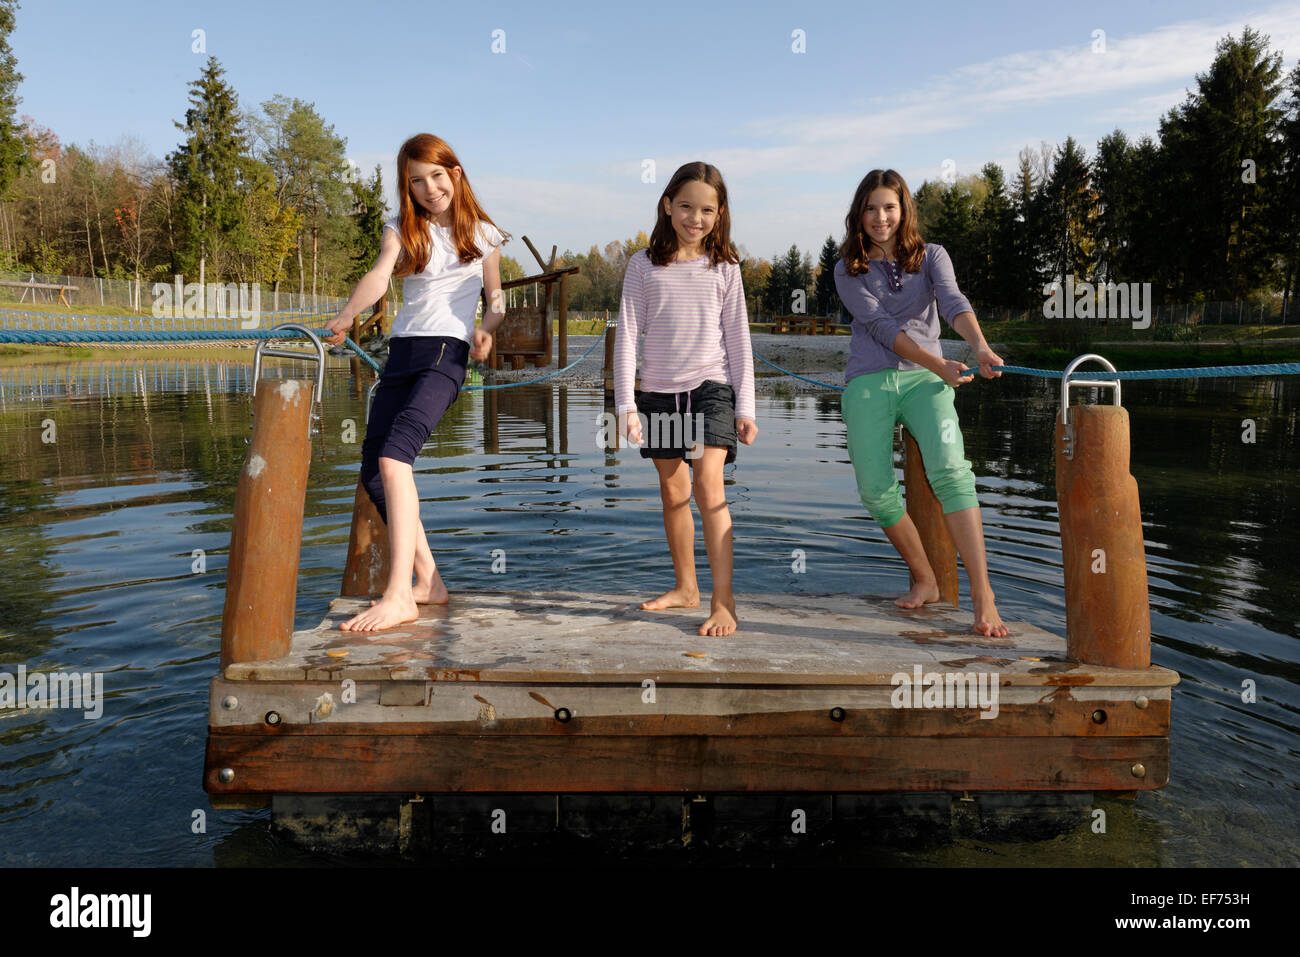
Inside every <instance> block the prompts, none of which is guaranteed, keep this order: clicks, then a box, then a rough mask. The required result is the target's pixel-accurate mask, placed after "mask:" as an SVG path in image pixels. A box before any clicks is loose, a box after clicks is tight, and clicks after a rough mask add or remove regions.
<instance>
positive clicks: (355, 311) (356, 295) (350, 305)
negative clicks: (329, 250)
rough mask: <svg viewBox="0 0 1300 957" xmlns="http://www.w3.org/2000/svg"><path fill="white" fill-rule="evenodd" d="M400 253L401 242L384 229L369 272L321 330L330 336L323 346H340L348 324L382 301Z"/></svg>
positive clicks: (348, 326) (388, 230) (392, 232)
mask: <svg viewBox="0 0 1300 957" xmlns="http://www.w3.org/2000/svg"><path fill="white" fill-rule="evenodd" d="M401 252H402V241H401V240H400V239H398V238H397V233H396V232H394V231H393V230H391V229H387V228H386V229H384V230H383V234H382V235H381V236H380V239H379V257H378V258H377V259H376V260H375V264H374V265H373V266H371V267H370V272H368V273H366V274H365V275H364V276H362V277H361V279H360V280H359V281H358V282H357V287H356V288H355V289H354V290H352V296H351V298H349V299H348V301H347V303H346V304H345V305H344V306H343V308H342V309H340V310H339V314H338V315H337V316H335V317H334V318H333V319H331V320H330V321H329V322H327V323H325V328H326V329H328V330H329V331H330V332H331V333H332V335H328V336H325V337H324V339H325V341H326V342H328V343H329V344H330V345H332V346H338V345H342V344H343V340H344V339H345V338H346V336H347V332H348V330H350V329H351V328H352V321H353V320H354V319H355V318H356V317H357V316H358V315H360V314H361V310H362V309H368V308H370V307H371V306H373V305H374V304H375V303H377V302H378V301H379V300H380V299H381V298H382V297H383V295H384V293H386V292H387V291H388V280H389V278H391V277H392V275H393V268H394V267H395V266H396V265H397V257H398V256H399V255H400V254H401Z"/></svg>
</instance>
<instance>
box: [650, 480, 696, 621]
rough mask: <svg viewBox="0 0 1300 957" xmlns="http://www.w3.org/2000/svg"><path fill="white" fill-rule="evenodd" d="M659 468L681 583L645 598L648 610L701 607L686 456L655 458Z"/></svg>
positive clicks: (667, 528)
mask: <svg viewBox="0 0 1300 957" xmlns="http://www.w3.org/2000/svg"><path fill="white" fill-rule="evenodd" d="M651 461H653V462H654V464H655V468H656V469H658V470H659V497H660V499H661V500H662V501H663V506H664V532H665V534H667V536H668V553H669V554H670V555H672V557H673V574H674V575H675V576H676V578H677V584H676V585H675V586H674V587H673V588H672V589H671V590H669V591H666V592H664V593H663V594H662V595H660V596H659V597H658V598H652V599H650V600H649V601H643V602H642V603H641V607H642V608H643V609H645V610H646V611H658V610H659V609H661V608H698V607H699V604H700V586H699V584H698V583H697V582H696V580H695V519H694V518H693V517H692V516H691V476H690V469H689V468H687V465H686V462H685V460H683V459H652V460H651Z"/></svg>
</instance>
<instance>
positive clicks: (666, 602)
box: [641, 588, 704, 634]
mask: <svg viewBox="0 0 1300 957" xmlns="http://www.w3.org/2000/svg"><path fill="white" fill-rule="evenodd" d="M699 607H700V592H699V589H698V588H674V589H672V590H671V591H666V592H664V593H663V594H662V595H660V596H659V597H658V598H651V599H650V600H649V601H643V602H641V610H642V611H659V610H661V609H664V608H699ZM700 634H704V633H703V632H700Z"/></svg>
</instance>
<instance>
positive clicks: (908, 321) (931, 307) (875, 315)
mask: <svg viewBox="0 0 1300 957" xmlns="http://www.w3.org/2000/svg"><path fill="white" fill-rule="evenodd" d="M902 287H903V288H902V289H900V290H899V291H898V292H895V291H894V289H893V287H892V286H890V284H889V276H888V274H887V273H886V271H885V266H884V265H883V264H882V263H881V262H880V260H872V261H871V268H870V269H868V270H867V271H866V272H865V273H860V274H859V275H857V276H850V275H849V274H848V271H847V270H846V269H845V267H844V260H843V259H841V260H840V261H839V262H837V263H836V264H835V290H836V292H838V293H839V297H840V302H842V303H844V307H845V308H846V309H848V311H849V314H850V315H851V316H853V326H852V328H853V338H852V340H851V341H850V344H849V364H848V367H847V368H846V369H845V370H844V381H845V382H848V381H849V380H850V379H852V378H853V377H854V376H859V375H867V374H868V373H871V372H880V371H881V370H883V369H920V368H921V366H919V365H917V364H916V363H915V362H911V361H909V360H907V359H902V358H899V356H898V354H897V353H896V352H894V350H893V344H894V340H895V339H896V338H897V337H898V334H899V333H900V332H906V333H907V335H908V337H909V338H910V339H912V341H913V342H915V343H916V344H917V345H919V346H920V347H921V348H922V349H924V350H925V351H926V352H928V353H930V354H931V355H934V356H938V357H940V358H942V356H943V350H942V349H940V348H939V316H940V314H942V315H943V318H944V320H945V321H946V322H947V323H948V325H949V326H951V325H952V320H953V318H954V317H955V316H957V315H959V314H960V313H963V312H972V313H973V312H974V311H975V310H974V309H972V308H971V305H970V302H969V301H967V299H966V297H965V296H963V295H962V294H961V290H960V289H958V288H957V277H956V276H954V275H953V271H952V260H951V259H949V258H948V253H947V252H945V251H944V248H943V247H942V246H939V245H936V244H935V243H926V244H925V258H924V259H923V260H922V263H921V271H920V272H914V273H911V272H904V273H902Z"/></svg>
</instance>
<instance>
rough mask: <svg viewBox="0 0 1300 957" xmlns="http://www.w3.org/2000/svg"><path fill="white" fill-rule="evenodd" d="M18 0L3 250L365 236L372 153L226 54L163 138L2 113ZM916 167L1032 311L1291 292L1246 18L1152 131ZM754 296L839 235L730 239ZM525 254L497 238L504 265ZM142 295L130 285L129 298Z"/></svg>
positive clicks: (105, 269)
mask: <svg viewBox="0 0 1300 957" xmlns="http://www.w3.org/2000/svg"><path fill="white" fill-rule="evenodd" d="M16 5H17V4H16V0H0V199H2V201H0V268H5V269H23V270H33V271H36V272H42V273H54V274H64V273H66V274H77V275H89V276H99V277H104V278H119V279H135V280H136V281H137V288H139V285H140V284H141V283H143V284H146V285H147V284H149V283H152V282H157V281H166V280H168V279H170V277H171V276H173V275H176V274H181V275H184V276H185V277H186V279H187V280H198V281H204V280H208V281H216V280H219V281H223V282H230V281H239V282H250V283H252V282H261V283H266V284H269V285H271V286H272V287H273V288H274V289H276V290H278V289H280V288H282V285H283V287H284V288H288V289H293V290H296V291H297V292H299V293H304V294H305V293H319V294H335V295H336V294H338V293H339V292H341V291H343V290H346V289H347V288H348V287H349V286H350V284H352V283H354V282H355V281H356V280H357V279H358V278H359V277H360V276H361V275H362V274H363V273H364V272H365V271H366V270H367V269H368V268H369V267H370V265H371V264H372V263H373V262H374V259H375V257H376V256H377V255H378V250H379V243H380V231H381V228H382V223H383V220H384V219H385V218H386V217H387V216H388V210H387V208H386V204H385V203H384V200H383V178H382V172H381V170H380V168H379V167H378V166H376V167H375V169H374V170H373V171H372V172H371V173H370V174H369V175H368V176H363V175H362V173H361V171H360V170H358V169H356V168H355V167H353V166H351V165H350V164H349V163H348V161H347V159H346V152H345V151H346V140H345V139H344V138H343V137H340V136H338V135H337V134H336V133H335V131H334V128H333V126H331V125H330V124H329V123H327V122H326V121H325V119H324V118H323V117H321V116H320V114H319V113H318V112H317V111H316V108H315V106H314V105H313V104H311V103H308V102H304V101H302V100H300V99H297V98H290V97H286V96H282V95H277V96H275V97H273V98H272V99H270V100H268V101H266V102H264V103H262V104H261V105H260V109H259V110H258V111H255V112H244V111H242V110H241V109H240V107H239V103H238V98H237V96H236V93H235V91H234V90H233V89H232V88H231V86H230V84H229V83H227V82H226V79H225V76H224V72H223V70H222V68H221V65H220V63H219V62H218V61H217V60H216V59H215V58H209V60H208V61H207V64H206V66H205V67H204V68H203V70H202V72H201V74H200V76H199V78H198V79H196V80H194V81H193V82H191V83H190V85H189V108H188V109H187V110H186V113H185V117H184V120H183V121H180V122H176V124H175V125H176V127H177V129H178V131H179V143H178V144H177V146H176V148H175V149H174V150H173V151H172V152H170V153H169V154H168V155H167V156H166V157H165V158H164V159H162V160H157V159H154V158H153V157H150V156H149V155H148V154H147V152H146V150H145V149H144V148H143V147H142V146H141V145H140V144H139V143H138V142H137V141H135V140H132V139H130V138H124V139H123V140H121V141H119V143H117V144H115V145H114V146H111V147H107V148H104V147H96V146H94V145H93V144H91V145H90V146H84V147H83V146H78V145H75V144H72V145H64V144H63V143H62V142H61V141H60V140H59V138H58V136H57V135H56V134H55V133H54V132H52V131H51V130H48V129H45V128H43V127H41V126H40V125H39V124H38V123H37V122H36V121H35V120H33V119H32V118H30V117H24V118H23V120H24V121H25V122H24V123H23V124H22V125H19V124H18V123H17V122H16V121H15V118H14V113H15V112H16V106H17V103H18V97H17V94H16V89H17V84H18V83H19V81H21V79H22V75H21V74H20V73H18V71H17V64H16V61H15V58H14V55H13V53H12V50H11V49H10V47H9V43H8V35H9V33H10V32H11V31H12V29H13V15H14V8H15V7H16ZM948 180H949V181H945V180H936V181H931V180H926V181H924V182H922V183H921V184H920V186H919V187H917V188H916V191H915V198H916V202H917V206H918V212H919V219H920V227H921V231H922V235H923V236H924V237H925V238H926V240H928V241H931V242H937V243H941V244H942V245H943V246H944V247H945V248H947V249H948V251H949V253H950V254H951V256H952V259H953V262H954V263H955V265H956V269H957V276H958V280H959V281H960V283H961V285H962V287H963V290H964V291H965V292H966V294H967V296H968V297H969V298H970V299H971V301H972V302H973V303H975V304H976V305H977V307H984V308H987V307H991V306H1004V307H1010V308H1016V309H1029V310H1035V309H1037V308H1038V307H1040V306H1041V304H1042V303H1043V300H1044V286H1046V285H1048V284H1050V283H1053V282H1063V281H1064V280H1065V279H1067V278H1069V277H1072V278H1073V280H1074V281H1075V282H1076V283H1077V282H1085V281H1086V282H1091V283H1097V284H1104V283H1109V282H1114V283H1129V282H1138V283H1150V284H1151V287H1152V296H1153V298H1154V300H1155V302H1157V303H1166V302H1202V301H1216V300H1218V301H1221V300H1241V299H1251V298H1259V297H1266V296H1277V295H1278V294H1281V298H1282V301H1283V302H1284V303H1285V302H1287V301H1289V300H1290V298H1291V297H1292V296H1293V295H1294V292H1295V287H1296V282H1297V272H1298V271H1300V269H1298V266H1300V263H1298V260H1300V255H1298V254H1300V66H1297V67H1296V68H1295V69H1293V70H1292V71H1291V72H1290V73H1289V74H1286V75H1285V76H1284V75H1283V73H1282V54H1281V53H1280V52H1270V50H1269V46H1268V38H1267V37H1264V36H1261V35H1260V34H1259V33H1257V32H1256V31H1254V30H1252V29H1251V28H1249V27H1246V28H1244V29H1243V31H1242V33H1241V36H1240V37H1232V36H1228V37H1225V38H1223V39H1222V40H1220V41H1219V43H1218V45H1217V47H1216V54H1215V57H1214V60H1213V62H1212V63H1211V64H1210V67H1209V69H1208V70H1207V72H1205V73H1204V74H1198V75H1197V76H1196V82H1195V88H1194V89H1192V90H1190V91H1189V93H1188V96H1187V98H1186V100H1185V101H1184V102H1183V103H1182V104H1180V105H1179V106H1177V107H1175V108H1173V109H1172V110H1170V111H1169V112H1168V113H1166V114H1165V115H1164V116H1163V117H1162V118H1161V120H1160V123H1159V134H1158V137H1157V138H1152V137H1149V136H1143V137H1141V138H1139V139H1137V140H1135V141H1133V140H1130V139H1129V138H1128V137H1127V136H1126V135H1125V134H1124V133H1123V131H1121V130H1118V129H1116V130H1115V131H1114V132H1112V133H1110V134H1109V135H1107V136H1106V137H1104V138H1103V139H1102V140H1101V141H1100V142H1099V143H1098V144H1097V145H1096V149H1095V150H1094V152H1093V155H1092V156H1091V157H1089V156H1088V155H1087V154H1086V152H1085V150H1084V148H1083V147H1082V146H1081V145H1080V144H1079V143H1078V142H1076V140H1075V139H1074V138H1073V137H1069V138H1067V139H1066V141H1065V142H1064V143H1063V144H1060V145H1059V146H1052V145H1050V144H1046V143H1044V144H1042V145H1041V146H1040V147H1039V148H1037V149H1034V148H1029V147H1026V148H1025V149H1024V150H1022V151H1021V153H1020V155H1019V158H1018V164H1017V166H1016V168H1015V169H1014V170H1013V171H1011V174H1010V176H1008V175H1007V173H1006V172H1005V171H1004V170H1003V169H1002V168H1001V167H1000V166H999V165H998V164H996V163H988V164H985V165H984V166H983V168H981V169H980V171H979V172H978V173H975V174H972V175H968V176H963V177H956V176H951V177H949V178H948ZM647 243H648V240H647V237H646V235H645V234H644V233H639V234H638V235H637V236H635V237H633V238H631V239H626V240H617V241H613V242H610V243H607V244H606V245H605V246H604V247H603V248H599V247H597V246H596V245H593V246H592V247H591V248H590V249H589V250H588V252H587V253H586V254H581V253H575V252H573V251H571V250H566V251H565V253H564V255H563V258H562V261H563V264H564V265H566V266H572V265H577V266H579V267H580V273H579V274H578V275H577V276H576V277H574V278H573V280H571V283H572V285H571V286H570V293H569V303H570V306H571V307H572V308H573V309H576V310H581V311H590V312H594V311H600V310H605V309H609V310H611V311H614V310H617V308H618V301H619V296H620V291H621V286H622V279H623V271H624V269H625V268H626V264H627V259H628V257H629V256H630V255H632V254H633V253H635V252H636V251H638V250H639V249H641V248H644V247H645V246H646V245H647ZM740 248H741V253H742V262H741V274H742V277H743V280H744V283H745V289H746V294H747V296H748V297H749V308H750V312H751V315H753V316H761V315H763V314H768V315H770V314H773V313H791V312H800V311H802V312H808V313H814V314H835V313H838V312H839V311H840V304H839V302H838V300H837V298H836V296H835V289H834V283H833V281H832V278H831V277H832V273H833V270H834V266H835V262H836V260H837V259H838V256H839V254H838V238H833V237H831V236H827V238H826V240H825V242H824V243H823V244H822V247H821V249H820V251H819V252H818V254H817V259H816V261H815V262H814V260H813V257H812V254H811V253H810V252H800V250H799V249H798V248H797V246H795V245H792V246H791V247H790V248H789V250H787V251H786V252H785V253H784V254H781V253H777V254H774V255H773V256H772V257H771V258H770V259H764V258H761V257H755V256H752V255H750V254H749V253H748V251H747V250H746V249H745V248H744V247H743V246H741V247H740ZM522 275H523V270H522V269H521V268H520V266H519V264H518V263H517V262H516V261H515V260H513V259H510V258H508V257H503V278H506V279H511V278H516V277H518V276H522ZM137 305H139V304H137Z"/></svg>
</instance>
